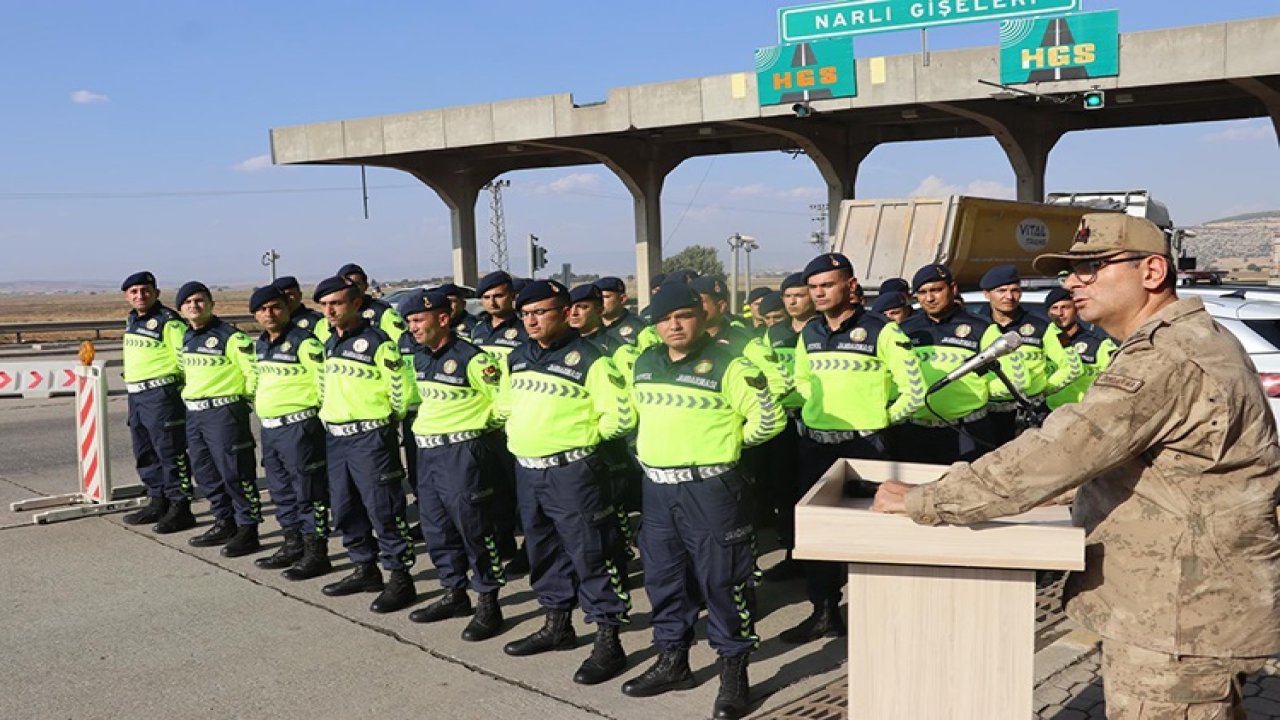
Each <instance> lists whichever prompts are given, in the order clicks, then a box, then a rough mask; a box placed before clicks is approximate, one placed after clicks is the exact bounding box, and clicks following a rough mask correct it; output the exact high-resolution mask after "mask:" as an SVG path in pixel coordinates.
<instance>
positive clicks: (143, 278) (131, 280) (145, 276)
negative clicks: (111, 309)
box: [120, 270, 156, 292]
mask: <svg viewBox="0 0 1280 720" xmlns="http://www.w3.org/2000/svg"><path fill="white" fill-rule="evenodd" d="M134 285H150V286H151V287H155V286H156V276H155V275H152V274H151V271H150V270H143V271H142V272H136V273H134V274H132V275H130V276H129V277H127V278H125V279H124V282H122V283H120V290H121V292H123V291H125V290H128V289H129V288H131V287H133V286H134Z"/></svg>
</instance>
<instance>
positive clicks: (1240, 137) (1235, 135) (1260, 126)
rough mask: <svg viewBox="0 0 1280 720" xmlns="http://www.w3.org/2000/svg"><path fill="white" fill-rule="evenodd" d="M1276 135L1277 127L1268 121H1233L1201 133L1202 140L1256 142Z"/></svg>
mask: <svg viewBox="0 0 1280 720" xmlns="http://www.w3.org/2000/svg"><path fill="white" fill-rule="evenodd" d="M1275 136H1276V131H1275V128H1274V127H1273V126H1272V124H1271V123H1269V122H1266V121H1262V122H1248V123H1232V124H1231V125H1230V126H1228V127H1225V128H1223V129H1221V130H1219V131H1217V132H1211V133H1206V134H1204V135H1201V136H1200V142H1209V143H1219V142H1256V141H1259V140H1273V139H1274V138H1275Z"/></svg>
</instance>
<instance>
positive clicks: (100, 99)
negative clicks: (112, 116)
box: [71, 90, 111, 105]
mask: <svg viewBox="0 0 1280 720" xmlns="http://www.w3.org/2000/svg"><path fill="white" fill-rule="evenodd" d="M71 102H73V103H75V104H77V105H96V104H99V103H105V102H111V98H109V97H107V96H106V95H100V94H98V93H96V92H92V91H89V90H76V91H75V92H73V93H71Z"/></svg>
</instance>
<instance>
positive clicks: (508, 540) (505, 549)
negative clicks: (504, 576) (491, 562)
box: [496, 533, 516, 560]
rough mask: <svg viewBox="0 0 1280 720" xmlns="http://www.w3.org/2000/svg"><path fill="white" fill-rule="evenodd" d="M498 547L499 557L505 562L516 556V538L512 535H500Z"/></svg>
mask: <svg viewBox="0 0 1280 720" xmlns="http://www.w3.org/2000/svg"><path fill="white" fill-rule="evenodd" d="M496 545H497V546H498V557H500V558H502V559H503V560H510V559H512V558H513V557H515V555H516V536H515V535H513V534H512V533H502V534H500V535H498V540H497V543H496Z"/></svg>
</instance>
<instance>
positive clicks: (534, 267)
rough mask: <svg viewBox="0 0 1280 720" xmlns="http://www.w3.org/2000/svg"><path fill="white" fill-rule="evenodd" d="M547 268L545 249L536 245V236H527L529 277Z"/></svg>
mask: <svg viewBox="0 0 1280 720" xmlns="http://www.w3.org/2000/svg"><path fill="white" fill-rule="evenodd" d="M546 266H547V249H546V248H544V247H542V246H541V245H539V244H538V236H537V235H533V234H530V235H529V275H530V276H531V277H532V276H533V274H534V273H535V272H537V271H539V270H541V269H542V268H544V267H546Z"/></svg>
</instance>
